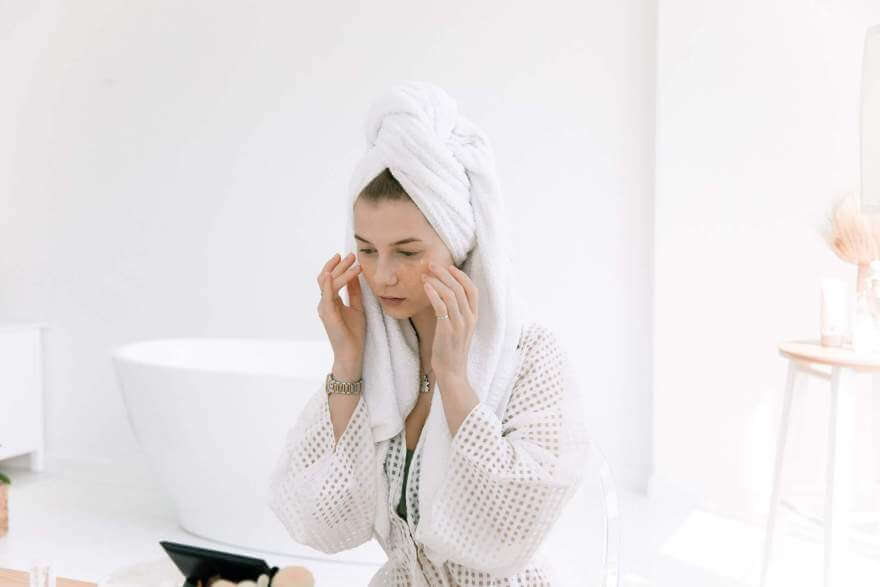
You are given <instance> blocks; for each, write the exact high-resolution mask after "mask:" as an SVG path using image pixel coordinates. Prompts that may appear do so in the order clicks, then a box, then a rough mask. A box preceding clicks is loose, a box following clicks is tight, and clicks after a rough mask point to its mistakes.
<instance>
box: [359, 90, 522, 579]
mask: <svg viewBox="0 0 880 587" xmlns="http://www.w3.org/2000/svg"><path fill="white" fill-rule="evenodd" d="M365 132H366V140H367V148H366V152H365V153H364V155H363V157H362V159H361V160H360V161H359V163H358V164H357V165H356V167H355V170H354V173H353V175H352V178H351V182H350V185H349V198H348V200H347V205H346V209H347V213H348V222H347V227H346V236H345V238H346V247H347V248H346V250H348V251H355V250H356V245H355V240H354V210H353V207H354V203H355V201H356V199H357V197H358V195H359V194H360V192H361V190H362V189H363V188H364V187H365V186H366V185H367V184H368V183H369V182H370V181H371V180H372V179H373V178H375V177H376V176H377V175H379V173H380V172H382V171H383V170H384V169H385V168H388V169H389V170H390V172H391V174H392V175H393V176H394V177H395V179H397V181H398V182H399V183H400V184H401V186H402V187H403V189H404V190H405V191H406V193H407V195H409V197H410V198H412V200H413V202H415V204H416V205H417V206H418V208H419V209H420V210H421V212H422V214H423V215H424V216H425V218H426V219H427V221H428V222H429V223H430V225H431V226H432V227H433V228H434V230H435V231H436V232H437V234H438V236H439V237H440V239H441V240H442V241H443V242H444V244H445V245H446V246H447V247H448V249H449V251H450V252H451V253H452V257H453V261H454V263H455V264H456V265H457V266H459V267H461V268H462V270H463V271H464V272H465V273H466V274H467V275H468V276H469V277H470V279H471V280H473V282H474V284H475V285H476V287H477V288H478V290H479V302H478V303H479V307H478V310H477V314H478V319H477V325H476V327H475V331H474V334H473V339H472V341H471V346H470V354H469V356H468V365H467V376H468V381H469V382H470V384H471V387H472V388H473V390H474V392H475V393H476V395H477V396H478V397H479V399H480V403H481V404H483V405H484V406H487V407H489V408H491V410H492V411H493V412H494V413H495V414H496V415H497V416H498V417H499V418H501V417H502V416H503V413H504V409H505V407H506V405H507V401H508V399H509V397H510V391H511V387H512V385H513V378H514V377H515V375H516V372H517V370H518V368H519V361H518V358H519V355H518V352H517V350H516V346H517V343H518V342H519V337H520V332H521V329H522V327H523V325H524V323H525V322H524V321H525V312H526V306H525V304H524V303H523V301H522V298H521V297H520V296H519V295H518V292H516V291H515V288H514V287H513V282H512V280H511V272H512V266H513V260H512V247H511V228H510V224H509V222H508V219H507V216H506V212H505V207H504V202H503V200H502V198H501V192H500V189H499V181H498V177H497V173H496V169H495V160H494V156H493V152H492V149H491V147H490V144H489V141H488V138H487V137H486V135H485V134H484V133H483V132H482V131H481V130H480V129H479V128H477V127H476V126H475V125H474V124H472V123H471V122H470V121H469V120H467V119H466V118H464V117H463V116H461V115H460V114H459V112H458V107H457V104H456V102H455V101H454V100H453V99H452V98H451V97H450V96H449V95H448V94H447V93H446V92H445V91H444V90H442V89H441V88H439V87H437V86H435V85H433V84H431V83H428V82H421V81H408V82H404V83H400V84H398V85H395V86H394V87H392V88H391V89H390V90H389V91H387V92H386V93H385V94H384V95H382V96H380V97H379V99H378V100H376V101H375V102H374V104H373V105H372V107H371V108H370V110H369V113H368V116H367V120H366V125H365ZM462 263H464V264H463V265H462ZM358 279H359V280H360V286H361V292H362V297H363V305H364V312H365V314H366V320H367V331H366V340H365V346H364V357H363V379H364V390H363V394H364V400H365V401H366V403H367V410H368V412H369V418H370V425H371V428H372V433H373V440H374V442H375V443H376V463H375V465H376V472H377V475H378V476H379V477H378V478H381V474H382V471H383V467H384V459H385V452H386V449H387V446H388V440H389V439H390V438H392V437H394V436H395V435H397V434H398V433H400V432H401V430H403V427H404V423H405V419H406V416H407V415H408V414H409V412H410V410H412V408H413V406H414V405H415V403H416V400H417V398H418V391H419V348H418V339H417V336H416V333H415V330H414V329H413V326H412V324H411V322H410V321H409V320H408V319H403V320H398V319H397V318H394V317H392V316H389V315H386V314H385V313H384V312H383V310H382V307H381V305H380V302H379V300H378V299H377V298H376V296H375V295H374V293H373V292H372V291H371V290H370V288H369V287H368V285H367V283H366V281H365V279H364V276H363V274H360V275H359V276H358ZM346 301H347V300H346ZM441 396H442V392H441V390H440V385H439V384H438V385H436V386H435V388H434V390H433V395H432V400H431V409H430V412H429V416H428V419H427V421H426V422H425V425H424V427H423V429H422V433H421V438H420V443H421V444H422V448H421V450H422V453H421V454H422V457H421V458H422V466H421V476H420V480H419V496H418V501H419V512H420V520H419V527H418V528H417V532H416V539H421V541H422V544H423V545H424V547H425V552H426V554H427V555H428V556H429V557H430V558H431V559H432V561H433V562H434V563H435V564H438V565H440V564H442V563H443V562H445V560H446V559H445V558H444V557H443V556H442V553H440V552H439V551H437V550H436V549H435V548H434V547H433V546H434V545H433V544H432V542H433V541H432V538H431V536H430V532H428V531H427V530H428V529H429V528H430V527H431V519H430V515H431V504H432V501H433V497H434V495H435V494H436V492H437V490H438V488H439V486H440V483H441V482H442V480H443V478H444V476H445V475H446V473H447V463H448V459H449V448H450V443H451V441H452V437H451V435H450V433H449V426H448V424H447V421H446V414H445V410H444V409H443V406H442V397H441ZM380 485H381V484H380ZM377 494H378V503H377V504H376V506H377V507H376V512H377V513H376V520H375V529H376V531H377V532H378V533H379V534H380V535H382V536H387V533H388V530H389V524H390V521H389V519H388V511H387V510H388V508H387V501H388V493H387V488H386V487H380V490H379V491H378V492H377ZM422 529H425V530H426V531H424V532H421V531H419V530H422Z"/></svg>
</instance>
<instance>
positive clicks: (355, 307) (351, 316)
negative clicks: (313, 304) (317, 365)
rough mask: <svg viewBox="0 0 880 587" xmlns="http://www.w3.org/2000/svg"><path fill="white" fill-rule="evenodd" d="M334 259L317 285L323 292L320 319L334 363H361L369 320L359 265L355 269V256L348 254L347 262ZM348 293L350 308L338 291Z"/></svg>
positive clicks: (318, 279)
mask: <svg viewBox="0 0 880 587" xmlns="http://www.w3.org/2000/svg"><path fill="white" fill-rule="evenodd" d="M338 257H339V254H338V253H337V254H336V255H333V256H332V257H331V258H330V260H329V261H327V262H326V263H325V264H324V267H323V268H322V269H321V273H320V275H318V278H317V281H318V285H319V286H320V288H321V300H320V301H319V302H318V316H319V317H320V318H321V322H323V324H324V330H326V331H327V338H329V339H330V346H332V347H333V355H334V360H335V361H341V362H345V363H350V362H351V363H359V362H360V361H361V359H362V356H363V352H364V338H365V336H366V331H367V319H366V315H365V314H364V305H363V299H362V297H361V287H360V282H359V281H358V274H359V273H360V271H361V268H360V265H354V264H353V263H354V261H355V255H354V253H349V254H348V255H346V256H345V258H344V259H339V258H338ZM343 286H345V287H346V288H347V289H348V298H349V302H350V305H348V306H346V305H345V303H344V302H343V301H342V298H340V297H339V290H340V289H341V288H342V287H343Z"/></svg>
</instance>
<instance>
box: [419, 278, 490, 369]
mask: <svg viewBox="0 0 880 587" xmlns="http://www.w3.org/2000/svg"><path fill="white" fill-rule="evenodd" d="M428 269H429V270H430V271H431V273H432V275H422V281H424V288H425V292H426V293H427V294H428V298H430V300H431V304H432V305H433V306H434V313H435V314H436V315H437V316H444V315H447V314H448V315H449V318H448V319H446V320H442V319H440V318H438V319H437V328H436V329H435V332H434V343H433V348H432V349H431V368H433V369H434V373H435V374H436V376H437V378H438V379H445V378H448V377H467V359H468V351H469V350H470V347H471V338H472V337H473V335H474V329H475V328H476V324H477V301H478V299H479V290H478V289H477V286H476V285H474V282H473V281H471V278H470V277H468V275H467V273H465V272H464V271H462V270H461V269H459V268H458V267H456V266H455V265H449V266H448V267H443V266H441V265H438V264H437V263H429V264H428ZM435 276H436V277H435Z"/></svg>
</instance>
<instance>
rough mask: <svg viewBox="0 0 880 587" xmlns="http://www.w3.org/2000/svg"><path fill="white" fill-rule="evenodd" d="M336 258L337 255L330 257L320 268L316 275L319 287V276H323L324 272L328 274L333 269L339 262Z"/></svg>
mask: <svg viewBox="0 0 880 587" xmlns="http://www.w3.org/2000/svg"><path fill="white" fill-rule="evenodd" d="M338 256H339V253H336V254H335V255H333V256H332V257H330V260H329V261H327V262H326V263H324V266H323V267H322V268H321V272H320V273H319V274H318V279H317V281H318V286H320V285H321V276H322V275H324V273H325V272H326V273H330V270H331V269H332V268H333V267H335V266H336V263H338V262H339V259H337V258H336V257H338Z"/></svg>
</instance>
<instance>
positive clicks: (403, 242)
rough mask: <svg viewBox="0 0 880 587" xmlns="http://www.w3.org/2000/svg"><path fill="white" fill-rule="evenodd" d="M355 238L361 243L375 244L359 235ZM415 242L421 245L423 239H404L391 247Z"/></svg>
mask: <svg viewBox="0 0 880 587" xmlns="http://www.w3.org/2000/svg"><path fill="white" fill-rule="evenodd" d="M354 238H356V239H358V240H359V241H364V242H365V243H367V244H368V245H371V244H373V243H371V242H370V241H368V240H367V239H365V238H364V237H362V236H358V235H357V234H356V235H354ZM415 242H419V243H420V242H422V240H421V239H418V238H412V237H410V238H405V239H403V240H399V241H397V242H396V243H391V246H392V247H393V246H394V245H405V244H406V243H415Z"/></svg>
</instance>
